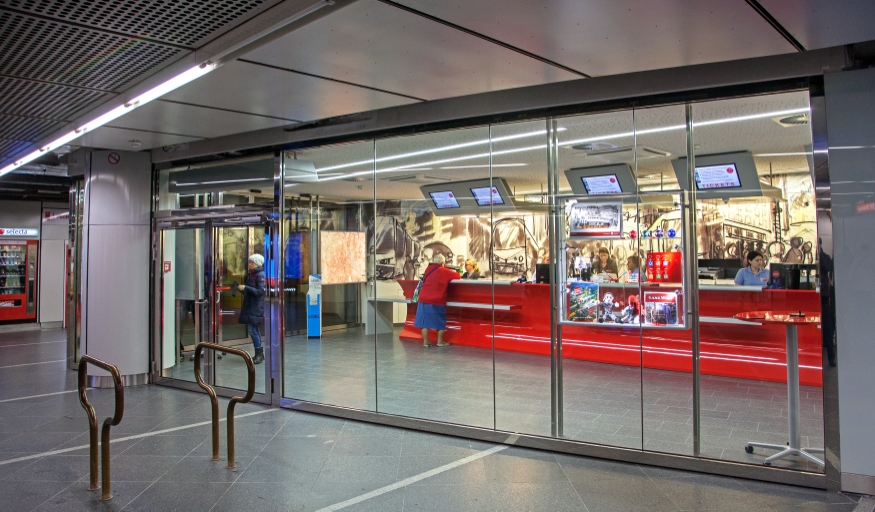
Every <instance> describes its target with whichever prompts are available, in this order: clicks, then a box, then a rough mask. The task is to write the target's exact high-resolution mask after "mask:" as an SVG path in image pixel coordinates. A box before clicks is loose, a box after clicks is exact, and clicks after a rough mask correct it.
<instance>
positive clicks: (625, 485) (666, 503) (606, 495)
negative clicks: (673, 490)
mask: <svg viewBox="0 0 875 512" xmlns="http://www.w3.org/2000/svg"><path fill="white" fill-rule="evenodd" d="M571 484H572V485H573V486H574V489H575V490H576V491H577V493H578V495H579V496H580V498H581V499H582V500H583V503H584V505H586V510H588V511H590V512H601V511H615V510H626V511H635V512H639V511H640V512H645V511H646V512H673V511H677V510H681V509H680V508H679V507H678V506H677V505H675V504H674V503H673V502H672V500H670V499H669V498H668V497H667V496H666V495H665V494H664V493H663V492H662V491H661V490H660V489H659V487H657V486H656V484H654V483H653V482H652V481H649V480H641V479H639V478H637V477H630V478H625V479H611V480H589V479H572V480H571Z"/></svg>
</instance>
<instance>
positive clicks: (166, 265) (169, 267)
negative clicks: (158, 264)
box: [164, 261, 171, 274]
mask: <svg viewBox="0 0 875 512" xmlns="http://www.w3.org/2000/svg"><path fill="white" fill-rule="evenodd" d="M170 269H171V266H170V262H169V261H165V262H164V273H165V274H166V273H167V272H170Z"/></svg>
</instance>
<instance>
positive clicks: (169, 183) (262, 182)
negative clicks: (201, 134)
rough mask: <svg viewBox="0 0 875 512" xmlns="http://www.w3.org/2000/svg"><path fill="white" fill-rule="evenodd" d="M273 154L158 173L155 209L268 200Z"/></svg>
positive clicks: (271, 186) (271, 187)
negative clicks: (156, 206)
mask: <svg viewBox="0 0 875 512" xmlns="http://www.w3.org/2000/svg"><path fill="white" fill-rule="evenodd" d="M273 174H274V159H273V154H271V155H266V156H255V157H248V158H246V159H242V160H237V161H232V162H230V163H227V162H225V163H222V164H216V165H211V164H203V165H200V166H186V167H182V168H173V169H164V170H161V171H159V172H158V209H159V210H175V209H179V208H205V207H209V206H218V205H232V204H246V203H250V202H252V201H251V200H250V198H252V199H253V200H254V201H255V202H258V201H263V200H265V199H266V200H269V199H270V196H271V191H272V190H273Z"/></svg>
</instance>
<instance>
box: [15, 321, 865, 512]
mask: <svg viewBox="0 0 875 512" xmlns="http://www.w3.org/2000/svg"><path fill="white" fill-rule="evenodd" d="M435 354H437V355H439V354H440V353H438V352H435ZM64 356H65V345H64V334H63V331H60V330H55V331H29V332H20V333H9V332H2V333H0V361H2V364H0V511H4V510H10V511H28V510H64V511H68V510H149V511H165V510H168V511H169V510H180V511H183V510H184V511H200V510H204V511H209V510H212V511H223V510H229V511H239V510H254V511H261V510H296V511H297V510H301V511H303V510H319V509H321V508H324V507H327V506H331V505H335V504H338V503H342V502H345V501H347V500H350V499H354V498H357V497H361V496H362V495H365V494H366V493H371V492H372V491H375V490H378V489H381V488H386V487H387V486H392V488H391V490H389V491H387V492H382V493H379V494H376V495H375V496H373V497H370V498H369V499H364V500H361V501H358V502H357V503H355V504H353V505H351V506H348V507H346V508H344V509H343V510H379V511H395V510H398V511H418V510H441V511H447V510H464V511H470V510H580V511H584V510H587V511H598V510H657V511H659V510H668V511H677V510H757V511H760V510H764V511H790V510H793V511H795V510H808V511H820V510H822V511H835V512H839V511H852V510H855V509H856V508H857V507H858V503H857V501H858V497H855V496H847V495H844V494H839V493H829V492H825V491H818V490H812V489H805V488H797V487H791V486H784V485H775V484H765V483H760V482H753V481H746V480H739V479H733V478H726V477H715V476H708V475H701V474H696V473H687V472H682V471H674V470H666V469H659V468H653V467H645V466H639V465H635V464H625V463H619V462H611V461H605V460H599V459H591V458H585V457H576V456H569V455H560V454H554V453H549V452H540V451H536V450H529V449H522V448H515V447H507V448H504V447H499V448H502V451H498V452H496V453H492V454H488V455H485V456H481V455H483V453H482V452H483V451H484V450H491V449H495V447H494V445H491V444H488V443H483V442H478V441H471V440H467V439H459V438H454V437H447V436H440V435H434V434H428V433H422V432H414V431H406V430H402V429H396V428H390V427H384V426H379V425H370V424H366V423H360V422H354V421H346V420H342V419H336V418H329V417H323V416H318V415H312V414H306V413H301V412H294V411H288V410H282V409H270V408H267V407H264V406H259V405H254V404H245V405H242V406H240V407H238V413H237V414H238V420H237V424H236V426H237V428H236V430H237V450H236V453H237V461H238V467H237V469H235V470H228V469H226V468H225V461H220V462H212V461H210V460H209V459H210V441H209V433H210V428H209V425H208V424H205V423H204V422H207V421H208V419H209V402H208V400H207V399H206V397H205V396H204V395H203V394H200V393H194V392H188V391H181V390H177V389H171V388H165V387H160V386H140V387H131V388H128V389H126V395H125V400H126V410H125V417H124V419H123V421H122V423H121V425H119V426H117V427H114V428H113V431H112V432H113V433H112V437H113V439H114V440H115V442H114V443H113V444H112V454H113V459H112V470H113V472H112V474H113V486H112V489H113V495H114V498H113V500H112V501H110V502H109V503H101V502H99V501H98V499H99V492H89V491H87V490H86V488H87V486H88V484H87V479H88V457H87V448H85V446H86V445H87V433H86V432H87V422H86V420H85V414H84V411H83V410H82V408H81V406H80V405H79V403H78V399H77V396H76V393H74V392H67V393H63V392H64V391H72V390H74V389H75V378H74V377H75V375H74V373H73V372H71V371H68V370H66V365H65V364H64V363H63V362H52V361H59V360H63V358H64ZM427 357H432V355H431V354H430V355H429V356H427ZM34 363H37V364H34ZM16 365H27V366H16ZM48 393H56V394H51V395H48ZM57 393H61V394H57ZM34 395H45V396H42V397H35V398H29V399H25V400H16V399H17V398H20V397H32V396H34ZM89 395H90V396H91V399H92V400H93V401H94V403H95V404H96V407H97V409H98V417H99V418H103V417H105V416H107V415H109V414H110V413H111V409H112V400H113V398H112V392H111V391H110V390H94V391H90V392H89ZM326 396H334V395H330V394H329V395H326ZM247 415H248V416H247ZM472 417H475V416H472ZM170 429H174V430H170ZM224 433H225V432H224V424H223V426H222V442H221V444H222V456H223V457H224V456H225V441H224ZM65 449H69V451H63V452H61V453H58V452H59V451H60V450H65ZM47 451H51V452H53V453H54V454H46V453H45V452H47ZM475 455H476V456H480V458H478V459H477V460H474V461H473V462H469V463H467V464H461V465H457V467H453V468H452V469H448V470H446V471H442V472H440V473H437V474H434V475H433V476H427V475H425V476H423V473H424V472H427V471H431V470H434V469H435V468H440V467H442V466H445V465H447V464H453V463H456V462H457V461H459V460H460V459H464V458H466V457H471V456H475ZM411 477H415V478H413V480H415V481H409V482H407V483H406V484H403V483H402V484H397V482H399V481H401V480H404V479H408V478H411ZM870 508H871V507H870ZM861 510H862V509H861ZM867 512H869V511H868V510H867Z"/></svg>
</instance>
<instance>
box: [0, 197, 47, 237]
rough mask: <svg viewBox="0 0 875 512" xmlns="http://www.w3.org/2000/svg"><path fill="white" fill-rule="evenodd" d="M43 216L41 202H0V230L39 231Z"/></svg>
mask: <svg viewBox="0 0 875 512" xmlns="http://www.w3.org/2000/svg"><path fill="white" fill-rule="evenodd" d="M41 215H42V207H41V206H40V202H39V201H0V228H33V229H39V228H40V224H41V219H40V216H41ZM29 238H35V237H29Z"/></svg>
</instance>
